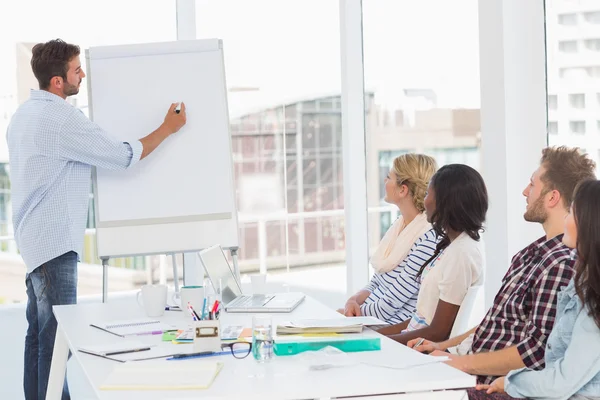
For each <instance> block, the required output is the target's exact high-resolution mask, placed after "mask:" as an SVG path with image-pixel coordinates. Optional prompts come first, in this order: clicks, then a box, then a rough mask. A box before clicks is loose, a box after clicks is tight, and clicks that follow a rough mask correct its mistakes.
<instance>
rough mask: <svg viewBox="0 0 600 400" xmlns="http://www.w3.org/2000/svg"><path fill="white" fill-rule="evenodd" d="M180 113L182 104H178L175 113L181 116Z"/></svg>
mask: <svg viewBox="0 0 600 400" xmlns="http://www.w3.org/2000/svg"><path fill="white" fill-rule="evenodd" d="M180 111H181V103H177V106H176V107H175V112H176V113H177V114H179V112H180Z"/></svg>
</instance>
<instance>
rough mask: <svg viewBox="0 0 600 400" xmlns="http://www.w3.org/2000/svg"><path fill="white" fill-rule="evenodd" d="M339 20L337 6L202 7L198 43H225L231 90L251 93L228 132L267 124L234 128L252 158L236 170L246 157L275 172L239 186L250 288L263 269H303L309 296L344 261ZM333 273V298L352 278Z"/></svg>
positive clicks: (233, 2) (241, 3) (225, 1)
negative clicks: (242, 123)
mask: <svg viewBox="0 0 600 400" xmlns="http://www.w3.org/2000/svg"><path fill="white" fill-rule="evenodd" d="M232 10H235V12H232ZM315 10H318V12H315ZM307 20H310V21H311V23H310V29H306V26H305V21H307ZM338 20H339V9H338V2H337V1H326V2H323V1H320V0H290V1H285V2H282V1H279V0H255V1H252V2H249V1H246V0H222V1H213V0H197V1H196V31H197V37H198V38H208V37H211V38H212V37H218V38H221V39H222V40H223V47H224V54H225V72H226V76H227V83H228V85H230V87H236V88H251V89H252V90H243V91H242V90H236V91H235V92H233V91H230V93H229V95H228V101H229V109H230V110H229V111H230V117H231V126H236V125H239V123H240V121H260V123H252V125H251V129H249V130H248V131H246V132H243V131H240V130H239V129H238V130H234V129H232V131H231V132H232V137H233V138H234V140H235V139H236V138H238V137H243V142H242V143H243V144H244V145H243V146H242V147H243V149H246V150H245V152H244V154H243V156H244V157H243V161H238V160H235V161H234V164H236V165H240V164H243V165H245V161H246V157H247V155H248V156H251V157H253V158H252V160H253V161H254V160H256V161H257V162H258V165H265V166H268V169H264V168H263V170H259V169H255V168H254V169H252V168H248V169H242V170H241V172H240V173H239V174H238V176H237V179H236V188H237V192H238V194H239V196H238V210H239V220H240V223H239V224H240V227H241V228H244V229H245V227H246V226H248V227H250V228H248V229H250V230H251V231H252V232H253V235H254V236H252V237H251V239H252V240H246V241H245V242H244V245H245V246H250V247H251V248H247V249H246V250H245V251H246V252H245V253H242V254H240V258H239V262H240V267H241V270H242V279H243V280H244V279H247V278H246V276H245V274H246V273H254V272H255V271H256V270H258V268H259V266H261V265H266V266H267V268H268V272H269V273H270V274H271V273H273V274H277V273H278V272H289V271H293V270H296V269H297V267H301V266H302V267H303V272H302V273H301V274H300V275H298V276H299V277H300V278H298V279H300V280H304V281H305V282H307V285H306V286H307V287H308V288H309V289H310V286H311V284H312V285H314V284H315V283H314V282H318V281H319V279H318V277H319V275H320V274H321V273H322V271H321V270H322V269H323V268H326V267H324V265H325V264H330V263H337V264H343V263H344V261H345V252H344V235H343V226H344V223H343V222H344V217H343V211H342V210H343V195H344V192H343V174H342V169H341V163H342V144H341V137H342V132H341V119H342V111H341V101H340V97H341V84H340V82H341V73H340V49H339V47H340V37H339V22H338ZM259 182H260V186H258V183H259ZM257 187H260V188H262V189H261V190H256V188H257ZM266 197H269V201H268V203H265V198H266ZM242 204H243V205H244V207H239V205H242ZM261 204H262V206H261ZM312 213H317V214H312ZM340 229H341V230H340ZM254 233H256V234H254ZM245 271H246V272H245ZM295 273H296V271H294V274H295ZM336 273H337V275H335V285H333V286H332V287H331V288H328V290H330V289H331V290H339V291H340V292H342V291H345V283H346V279H345V270H342V269H339V270H338V272H336ZM290 276H291V275H290ZM294 276H296V275H294ZM277 279H283V280H285V279H287V278H286V275H283V276H282V277H281V278H277ZM292 284H297V282H293V283H292ZM303 290H305V289H303ZM305 291H306V290H305ZM308 292H309V293H310V290H308ZM321 295H322V294H321ZM317 297H319V296H318V295H317ZM324 301H327V299H324Z"/></svg>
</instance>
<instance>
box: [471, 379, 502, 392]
mask: <svg viewBox="0 0 600 400" xmlns="http://www.w3.org/2000/svg"><path fill="white" fill-rule="evenodd" d="M475 389H477V390H485V391H487V394H492V393H505V392H504V377H502V378H498V379H496V380H495V381H494V382H492V384H491V385H477V386H475Z"/></svg>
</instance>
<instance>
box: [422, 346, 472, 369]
mask: <svg viewBox="0 0 600 400" xmlns="http://www.w3.org/2000/svg"><path fill="white" fill-rule="evenodd" d="M437 353H438V352H437V351H434V352H433V353H431V355H432V356H439V355H441V354H437ZM443 355H445V356H446V357H449V358H450V360H448V361H446V362H445V364H448V365H449V366H451V367H453V368H456V369H458V370H460V371H462V372H466V373H467V374H470V373H471V372H469V364H468V357H469V356H457V355H455V354H449V353H446V352H444V353H443Z"/></svg>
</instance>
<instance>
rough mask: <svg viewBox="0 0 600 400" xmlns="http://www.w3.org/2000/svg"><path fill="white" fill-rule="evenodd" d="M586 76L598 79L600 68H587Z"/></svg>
mask: <svg viewBox="0 0 600 400" xmlns="http://www.w3.org/2000/svg"><path fill="white" fill-rule="evenodd" d="M586 70H587V73H588V76H590V77H591V78H594V79H598V78H600V66H596V67H588V68H587V69H586Z"/></svg>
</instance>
